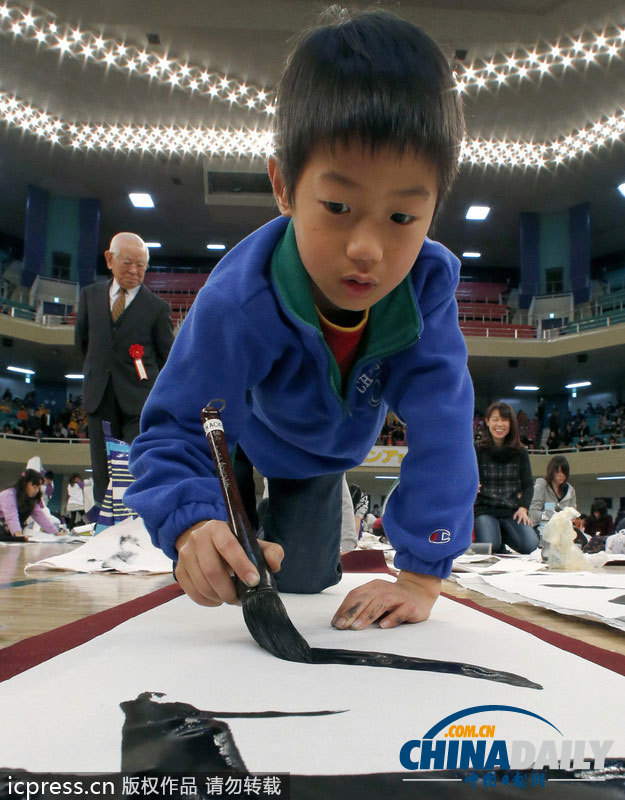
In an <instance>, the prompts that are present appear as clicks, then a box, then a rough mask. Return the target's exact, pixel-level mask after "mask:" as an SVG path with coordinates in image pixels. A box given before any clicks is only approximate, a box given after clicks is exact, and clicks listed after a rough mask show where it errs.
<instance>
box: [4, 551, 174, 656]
mask: <svg viewBox="0 0 625 800" xmlns="http://www.w3.org/2000/svg"><path fill="white" fill-rule="evenodd" d="M76 546H77V545H71V544H56V543H52V544H47V543H46V544H39V543H34V542H33V543H27V544H2V543H0V647H8V645H10V644H14V643H15V642H19V641H21V640H22V639H26V638H28V637H29V636H34V635H35V634H38V633H44V632H45V631H50V630H53V629H54V628H58V627H59V626H60V625H65V624H66V623H67V622H73V621H74V620H77V619H82V618H83V617H88V616H89V615H90V614H95V613H96V612H98V611H104V610H105V609H107V608H112V607H113V606H116V605H119V604H120V603H125V602H126V601H127V600H134V599H135V598H136V597H141V596H142V595H144V594H148V593H149V592H153V591H154V590H155V589H160V588H161V586H167V585H168V584H170V583H172V582H173V577H172V576H171V575H119V574H115V573H108V572H105V573H100V574H92V575H86V574H80V573H73V572H60V571H56V570H36V571H29V572H28V573H25V572H24V567H25V566H26V564H29V563H33V562H35V561H40V560H41V559H42V558H50V557H51V556H56V555H61V553H67V552H68V551H69V550H73V549H75V548H76ZM78 546H80V545H78Z"/></svg>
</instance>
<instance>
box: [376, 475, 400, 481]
mask: <svg viewBox="0 0 625 800" xmlns="http://www.w3.org/2000/svg"><path fill="white" fill-rule="evenodd" d="M375 479H376V480H378V481H396V480H397V475H376V476H375Z"/></svg>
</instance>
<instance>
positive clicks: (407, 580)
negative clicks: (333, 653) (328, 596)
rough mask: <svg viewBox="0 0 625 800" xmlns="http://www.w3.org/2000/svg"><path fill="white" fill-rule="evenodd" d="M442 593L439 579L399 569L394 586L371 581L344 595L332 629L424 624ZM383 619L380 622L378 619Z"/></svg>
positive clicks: (388, 583) (384, 582)
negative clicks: (403, 623)
mask: <svg viewBox="0 0 625 800" xmlns="http://www.w3.org/2000/svg"><path fill="white" fill-rule="evenodd" d="M440 591H441V580H440V578H437V577H435V576H434V575H421V574H418V573H416V572H407V571H406V570H402V571H401V572H400V573H399V575H398V577H397V581H396V582H395V583H390V582H389V581H382V580H374V581H369V583H365V584H364V585H363V586H359V587H358V588H357V589H352V591H351V592H350V593H349V594H348V595H347V597H346V598H345V600H343V602H342V603H341V605H340V607H339V609H338V611H337V612H336V614H335V615H334V617H333V618H332V624H333V625H334V627H335V628H351V629H352V630H362V629H363V628H367V627H368V626H369V625H371V623H372V622H376V621H377V620H380V627H381V628H395V627H396V626H397V625H401V624H402V622H423V620H426V619H427V618H428V617H429V616H430V611H431V610H432V606H433V605H434V603H435V601H436V599H437V597H438V596H439V594H440ZM381 617H383V619H381Z"/></svg>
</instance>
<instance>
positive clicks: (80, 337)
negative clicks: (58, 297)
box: [74, 289, 89, 358]
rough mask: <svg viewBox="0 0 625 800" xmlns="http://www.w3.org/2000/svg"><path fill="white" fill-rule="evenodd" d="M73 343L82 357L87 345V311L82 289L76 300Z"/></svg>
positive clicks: (85, 353) (84, 294) (84, 293)
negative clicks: (76, 308)
mask: <svg viewBox="0 0 625 800" xmlns="http://www.w3.org/2000/svg"><path fill="white" fill-rule="evenodd" d="M74 344H75V346H76V348H77V349H78V350H79V351H80V352H81V353H82V357H83V358H85V357H86V355H87V348H88V346H89V314H88V311H87V294H86V292H85V290H84V289H83V290H82V291H81V293H80V299H79V301H78V314H77V316H76V325H75V327H74Z"/></svg>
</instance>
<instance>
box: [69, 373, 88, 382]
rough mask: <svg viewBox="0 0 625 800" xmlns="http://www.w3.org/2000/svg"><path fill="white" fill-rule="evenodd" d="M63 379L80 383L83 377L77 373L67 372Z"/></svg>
mask: <svg viewBox="0 0 625 800" xmlns="http://www.w3.org/2000/svg"><path fill="white" fill-rule="evenodd" d="M65 377H66V378H67V379H68V380H70V381H81V380H82V379H83V378H84V377H85V376H84V375H81V374H80V373H78V372H68V373H67V375H66V376H65Z"/></svg>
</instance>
